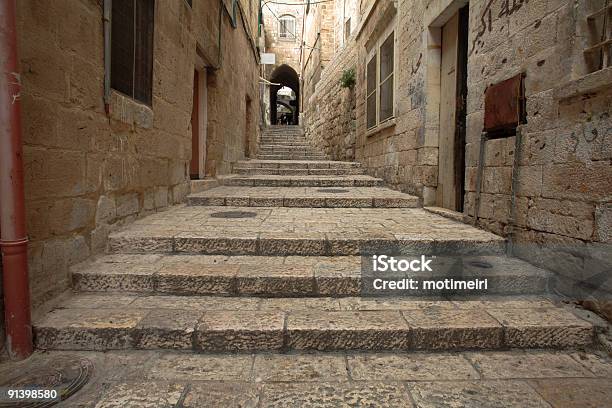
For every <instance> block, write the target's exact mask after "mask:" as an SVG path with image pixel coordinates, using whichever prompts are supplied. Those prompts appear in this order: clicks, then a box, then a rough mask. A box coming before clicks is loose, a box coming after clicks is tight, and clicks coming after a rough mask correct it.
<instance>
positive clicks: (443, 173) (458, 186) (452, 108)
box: [436, 6, 469, 212]
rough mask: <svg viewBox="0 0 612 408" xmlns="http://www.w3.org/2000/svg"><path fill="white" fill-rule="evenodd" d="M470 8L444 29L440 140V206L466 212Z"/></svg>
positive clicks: (466, 7) (458, 14)
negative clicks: (464, 209)
mask: <svg viewBox="0 0 612 408" xmlns="http://www.w3.org/2000/svg"><path fill="white" fill-rule="evenodd" d="M468 27H469V7H468V6H465V7H463V8H461V9H459V11H458V12H457V13H455V14H454V15H453V16H452V17H451V18H450V19H449V20H448V21H447V22H446V24H444V26H443V27H442V29H441V50H442V56H441V57H442V58H441V63H440V122H439V123H440V136H439V140H438V188H437V193H436V204H437V205H438V206H440V207H444V208H448V209H450V210H453V211H459V212H463V198H464V194H465V137H466V122H467V63H468Z"/></svg>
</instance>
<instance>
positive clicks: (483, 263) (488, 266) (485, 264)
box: [468, 261, 493, 269]
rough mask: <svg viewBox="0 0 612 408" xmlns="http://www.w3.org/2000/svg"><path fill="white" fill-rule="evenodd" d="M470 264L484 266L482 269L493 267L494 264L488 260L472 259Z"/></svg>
mask: <svg viewBox="0 0 612 408" xmlns="http://www.w3.org/2000/svg"><path fill="white" fill-rule="evenodd" d="M468 265H470V266H474V267H476V268H482V269H491V268H492V267H493V265H491V264H490V263H488V262H484V261H471V262H468Z"/></svg>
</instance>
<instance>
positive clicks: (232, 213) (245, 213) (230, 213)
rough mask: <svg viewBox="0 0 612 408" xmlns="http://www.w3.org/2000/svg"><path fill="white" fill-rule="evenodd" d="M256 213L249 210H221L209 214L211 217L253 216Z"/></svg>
mask: <svg viewBox="0 0 612 408" xmlns="http://www.w3.org/2000/svg"><path fill="white" fill-rule="evenodd" d="M256 215H257V213H255V212H251V211H221V212H216V213H212V214H210V216H211V217H213V218H253V217H255V216H256Z"/></svg>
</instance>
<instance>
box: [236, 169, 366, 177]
mask: <svg viewBox="0 0 612 408" xmlns="http://www.w3.org/2000/svg"><path fill="white" fill-rule="evenodd" d="M234 173H235V174H247V175H262V174H263V175H279V176H308V175H311V176H347V175H353V174H364V170H363V169H360V168H356V167H349V168H345V169H308V168H293V169H263V168H261V167H234Z"/></svg>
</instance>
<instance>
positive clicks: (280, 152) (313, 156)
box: [257, 126, 326, 160]
mask: <svg viewBox="0 0 612 408" xmlns="http://www.w3.org/2000/svg"><path fill="white" fill-rule="evenodd" d="M257 158H258V159H261V160H325V159H326V157H325V155H324V154H323V153H321V152H319V151H318V150H316V149H315V148H313V147H312V146H310V144H309V143H308V140H307V139H306V137H305V136H304V132H303V130H302V128H301V127H299V126H270V127H269V128H267V129H266V130H264V132H263V134H262V136H261V139H260V142H259V151H258V154H257Z"/></svg>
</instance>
